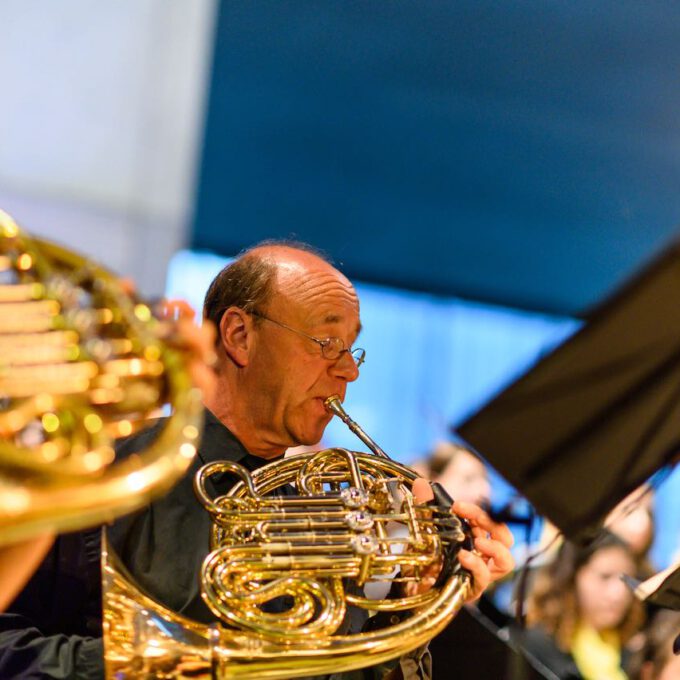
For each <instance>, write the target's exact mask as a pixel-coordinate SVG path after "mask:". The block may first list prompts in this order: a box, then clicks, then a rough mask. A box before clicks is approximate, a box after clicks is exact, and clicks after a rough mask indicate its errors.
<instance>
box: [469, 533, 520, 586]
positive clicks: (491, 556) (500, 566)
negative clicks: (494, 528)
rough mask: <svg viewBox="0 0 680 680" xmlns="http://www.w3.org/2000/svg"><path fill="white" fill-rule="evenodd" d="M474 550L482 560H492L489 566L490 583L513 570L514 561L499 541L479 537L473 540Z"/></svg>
mask: <svg viewBox="0 0 680 680" xmlns="http://www.w3.org/2000/svg"><path fill="white" fill-rule="evenodd" d="M475 548H477V550H478V551H479V552H480V553H481V554H482V557H483V558H486V559H487V560H493V562H492V566H491V564H490V568H489V570H490V573H491V580H492V581H495V580H497V579H499V578H502V577H503V576H505V575H506V574H508V573H509V572H510V571H512V570H513V569H514V567H515V560H514V558H513V557H512V554H511V553H510V550H509V549H508V548H506V547H505V546H504V545H503V544H502V543H501V542H500V541H494V540H493V539H490V538H485V537H482V536H480V537H478V538H475Z"/></svg>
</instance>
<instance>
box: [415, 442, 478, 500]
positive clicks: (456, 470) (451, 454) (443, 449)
mask: <svg viewBox="0 0 680 680" xmlns="http://www.w3.org/2000/svg"><path fill="white" fill-rule="evenodd" d="M427 466H428V468H429V470H428V474H427V476H428V477H429V478H430V480H431V481H433V482H439V483H440V484H441V485H442V486H443V487H444V488H445V489H446V490H447V491H448V492H449V495H450V496H451V497H452V498H453V499H454V500H457V501H468V502H469V503H476V504H477V505H482V506H485V505H488V504H489V501H490V499H491V484H490V483H489V473H488V470H487V469H486V465H484V463H483V462H482V461H481V460H480V459H479V458H478V457H477V456H476V455H475V454H474V453H473V452H472V451H470V449H468V448H466V447H464V446H461V445H460V444H454V443H453V442H444V441H442V442H438V443H437V444H436V445H435V447H434V449H433V451H432V454H431V455H430V457H429V459H428V460H427Z"/></svg>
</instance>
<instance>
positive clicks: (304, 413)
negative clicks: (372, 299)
mask: <svg viewBox="0 0 680 680" xmlns="http://www.w3.org/2000/svg"><path fill="white" fill-rule="evenodd" d="M277 288H278V290H277V292H276V293H275V295H274V296H273V298H272V300H271V301H270V303H269V304H268V305H267V308H266V309H264V310H258V311H260V312H261V313H262V314H264V315H265V316H267V317H268V318H269V319H272V320H274V321H278V322H280V323H284V324H286V325H287V326H290V327H291V328H294V329H296V330H298V331H302V332H303V333H306V334H307V335H311V336H313V337H315V338H318V339H319V340H323V339H325V338H328V337H337V338H340V339H341V340H342V341H343V342H344V344H345V347H352V346H353V345H354V342H355V341H356V339H357V336H358V334H359V330H360V322H359V301H358V299H357V296H356V293H355V291H354V288H353V287H352V286H351V284H350V283H349V281H347V279H345V278H344V277H343V276H342V275H341V274H339V272H336V271H335V270H333V269H332V268H330V267H328V268H327V270H323V271H322V272H321V273H319V274H318V275H317V276H314V277H310V276H308V277H307V278H306V280H305V279H300V277H299V276H298V277H297V278H292V279H291V280H290V281H289V280H287V279H286V278H285V277H283V280H282V281H280V282H279V285H278V286H277ZM357 377H358V369H357V367H356V365H355V363H354V360H353V359H352V357H351V356H350V355H349V353H347V352H344V353H342V354H341V356H340V357H339V358H338V359H336V360H329V359H326V358H325V357H324V356H323V355H322V351H321V347H320V346H319V344H318V343H316V342H314V341H313V340H310V339H308V338H305V337H302V336H301V335H298V334H297V333H294V332H293V331H291V330H289V329H286V328H281V327H280V326H278V325H277V324H275V323H271V322H269V321H267V320H264V319H262V320H259V322H258V324H257V325H256V327H255V346H254V350H253V353H252V355H251V362H250V365H249V367H248V388H247V389H248V394H249V401H250V409H251V415H252V418H253V424H254V425H255V427H256V428H257V429H258V431H259V433H260V435H261V436H262V438H263V439H264V440H266V441H267V442H268V443H269V444H273V445H281V446H283V447H289V446H298V445H300V444H307V445H311V444H316V443H317V442H318V441H319V440H320V439H321V437H322V435H323V432H324V430H325V428H326V425H328V423H329V421H330V419H331V417H332V416H331V415H329V414H328V413H327V411H326V409H325V408H324V404H323V402H324V400H325V399H326V398H327V397H329V396H330V395H332V394H338V395H339V396H340V398H341V399H344V397H345V391H346V389H347V383H349V382H352V381H354V380H356V378H357Z"/></svg>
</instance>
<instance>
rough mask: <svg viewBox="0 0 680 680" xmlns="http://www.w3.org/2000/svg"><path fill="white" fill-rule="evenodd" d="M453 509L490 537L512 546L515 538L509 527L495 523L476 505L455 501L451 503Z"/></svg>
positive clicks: (508, 546) (509, 546)
mask: <svg viewBox="0 0 680 680" xmlns="http://www.w3.org/2000/svg"><path fill="white" fill-rule="evenodd" d="M453 511H454V512H455V513H456V514H457V515H460V516H461V517H465V519H467V520H468V522H470V524H471V525H472V526H473V528H475V527H478V528H479V529H482V530H483V531H485V532H486V533H487V534H488V535H489V536H490V537H491V538H495V539H496V540H497V541H500V542H501V543H502V544H503V545H504V546H506V547H507V548H512V545H513V543H514V542H515V539H514V538H513V535H512V532H511V531H510V529H508V527H507V526H506V525H505V524H497V523H496V522H494V521H493V520H492V519H491V517H489V515H487V513H486V512H484V510H482V508H480V507H479V506H478V505H475V504H474V503H468V502H466V501H456V502H455V503H454V504H453Z"/></svg>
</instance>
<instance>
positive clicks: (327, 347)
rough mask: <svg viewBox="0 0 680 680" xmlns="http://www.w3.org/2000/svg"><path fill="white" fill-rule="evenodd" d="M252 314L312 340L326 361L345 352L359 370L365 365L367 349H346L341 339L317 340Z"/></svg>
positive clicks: (262, 316) (257, 315)
mask: <svg viewBox="0 0 680 680" xmlns="http://www.w3.org/2000/svg"><path fill="white" fill-rule="evenodd" d="M250 313H251V314H252V315H253V316H256V317H257V318H258V319H264V320H265V321H269V322H270V323H273V324H276V325H277V326H280V327H281V328H285V329H286V330H288V331H292V332H293V333H297V334H298V335H301V336H302V337H303V338H307V339H308V340H312V341H313V342H315V343H316V344H317V345H319V347H321V355H322V356H323V357H324V358H325V359H329V360H330V361H336V360H337V359H339V358H340V357H341V356H342V355H343V354H344V353H345V352H347V354H349V355H350V356H351V357H352V360H353V361H354V363H355V364H356V367H357V368H359V367H360V366H361V364H363V363H364V361H365V360H366V350H365V349H362V348H361V347H355V348H354V349H353V348H351V347H345V343H344V342H343V341H342V339H341V338H315V337H314V336H313V335H308V334H307V333H305V332H303V331H299V330H298V329H297V328H292V327H291V326H288V325H286V324H285V323H281V321H277V320H276V319H270V318H269V317H268V316H265V315H264V314H261V313H260V312H256V311H253V312H250Z"/></svg>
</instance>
